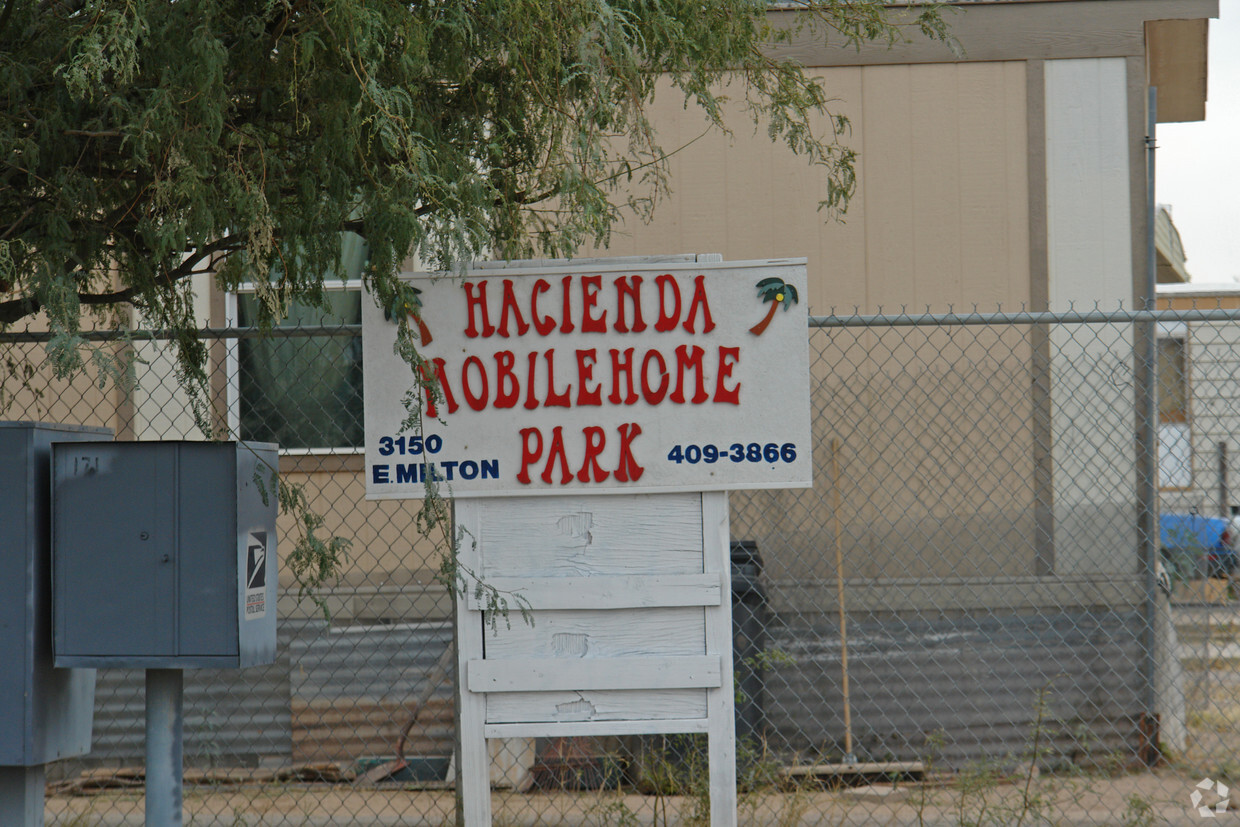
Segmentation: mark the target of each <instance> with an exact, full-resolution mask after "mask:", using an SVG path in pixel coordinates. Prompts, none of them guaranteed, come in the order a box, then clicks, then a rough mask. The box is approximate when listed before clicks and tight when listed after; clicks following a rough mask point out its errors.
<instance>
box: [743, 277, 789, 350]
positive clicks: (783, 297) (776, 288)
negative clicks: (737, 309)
mask: <svg viewBox="0 0 1240 827" xmlns="http://www.w3.org/2000/svg"><path fill="white" fill-rule="evenodd" d="M757 287H758V297H759V298H761V299H762V301H764V302H769V303H770V305H771V306H770V309H768V310H767V311H766V315H765V316H763V317H762V321H760V322H758V323H757V324H756V325H754V326H753V327H751V328H749V332H750V333H752V334H753V335H755V336H761V335H762V332H763V331H764V330H766V326H767V325H769V324H770V323H771V319H773V318H775V309H776V308H778V307H779V306H780V305H783V307H784V310H787V309H788V308H790V307H792V305H794V304H796V303H797V289H796V288H795V287H793V286H792V285H791V284H788V283H787V282H786V281H784V280H783V279H781V278H777V277H775V276H771V277H770V278H765V279H762V281H760V282H758V285H757Z"/></svg>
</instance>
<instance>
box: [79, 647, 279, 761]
mask: <svg viewBox="0 0 1240 827" xmlns="http://www.w3.org/2000/svg"><path fill="white" fill-rule="evenodd" d="M291 639H292V634H291V632H289V631H281V633H280V635H279V646H278V648H277V651H276V661H275V663H273V664H271V665H269V666H261V667H253V668H250V669H189V670H186V671H185V707H184V709H185V731H184V746H183V749H184V755H185V762H186V764H187V765H189V766H193V767H211V766H254V765H256V764H258V763H268V762H287V760H288V756H289V755H290V753H291V744H292V734H291V718H290V714H289V643H290V641H291ZM145 687H146V677H145V672H144V671H143V670H141V669H100V670H99V671H98V681H97V684H96V687H95V731H94V741H93V746H92V748H91V753H90V755H89V756H87V757H85V758H83V759H82V760H81V761H80V762H78V764H80V765H85V766H100V765H102V766H127V765H140V764H142V763H143V759H144V756H145V752H146V700H145V698H146V688H145ZM66 769H67V770H71V769H72V768H70V767H66Z"/></svg>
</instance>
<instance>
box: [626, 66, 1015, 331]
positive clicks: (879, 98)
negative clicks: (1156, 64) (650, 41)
mask: <svg viewBox="0 0 1240 827" xmlns="http://www.w3.org/2000/svg"><path fill="white" fill-rule="evenodd" d="M814 71H815V72H816V73H818V77H820V78H821V79H822V82H823V84H824V87H825V88H826V90H827V93H828V95H829V97H831V98H832V101H831V103H830V109H831V112H832V114H836V115H843V116H845V117H847V118H848V119H849V122H850V123H849V128H848V130H847V131H846V133H845V134H844V135H843V136H842V137H841V139H840V141H841V143H842V144H843V145H845V146H847V147H849V148H851V149H854V150H856V151H857V153H858V160H857V174H858V186H857V191H856V195H855V196H854V197H853V199H852V202H851V203H850V205H849V208H848V213H847V215H846V216H845V219H844V221H843V223H839V222H835V221H832V220H831V219H829V218H828V216H827V214H826V213H825V212H819V211H818V209H817V207H818V203H819V202H820V201H822V200H823V199H825V198H826V196H827V187H826V183H825V179H824V178H823V176H822V174H821V173H820V172H819V171H817V170H815V169H814V168H812V167H810V166H808V165H807V164H806V162H805V161H804V160H803V159H801V158H799V157H797V156H795V155H793V154H792V153H791V152H790V151H789V150H788V149H787V148H786V147H785V146H783V145H782V144H779V143H772V142H771V140H770V139H769V138H768V136H767V132H766V129H765V127H763V126H761V125H760V126H758V127H754V126H753V125H752V124H751V123H749V122H748V119H747V117H746V115H745V113H744V112H743V111H741V109H740V108H739V107H733V109H732V111H731V112H730V114H729V119H730V120H729V123H730V124H731V125H732V126H733V129H734V132H733V134H732V135H731V136H725V135H718V134H714V133H711V134H707V135H705V136H703V132H704V131H705V127H706V125H705V123H704V122H696V121H694V120H693V119H691V118H687V117H685V114H684V109H683V107H682V101H681V97H680V96H679V95H678V94H676V93H675V92H673V91H671V90H663V91H666V94H661V96H660V98H659V99H658V101H657V102H656V106H655V109H654V115H655V121H656V125H657V127H658V129H659V130H660V133H659V134H660V137H661V139H662V141H663V147H664V149H665V150H667V151H672V150H677V151H676V153H675V154H674V155H673V156H672V157H671V158H670V161H669V166H670V171H671V187H672V193H671V195H670V196H669V197H668V198H667V199H666V200H665V201H663V202H662V203H660V205H659V206H658V207H657V209H656V211H655V214H654V219H653V221H652V222H651V223H649V224H644V223H642V222H641V221H639V220H636V219H629V220H627V221H625V222H624V223H623V225H622V226H620V227H618V228H617V230H616V233H615V235H614V236H613V238H612V241H611V246H610V247H609V248H608V249H607V250H606V251H602V252H605V253H606V254H608V255H648V254H658V253H677V252H687V251H688V252H717V253H722V254H723V256H724V258H725V259H733V260H744V259H755V258H771V257H776V256H805V257H807V258H808V259H809V274H810V289H809V294H810V295H809V299H808V301H809V305H810V312H811V313H820V314H825V313H828V312H830V311H831V310H832V308H837V309H839V310H841V311H844V312H851V311H852V310H853V308H854V307H855V308H858V309H859V310H861V311H862V312H874V311H877V310H878V309H879V307H880V306H881V307H883V308H885V309H888V310H898V309H899V308H900V307H902V306H907V307H909V308H910V309H914V308H916V309H924V307H925V306H926V305H929V306H930V307H931V308H933V309H935V310H946V309H947V308H948V306H949V305H950V306H953V307H957V308H959V307H965V308H971V307H972V306H973V304H974V303H977V304H978V305H979V306H990V307H993V306H994V305H995V304H997V303H1002V304H1003V305H1004V306H1005V307H1016V306H1019V305H1020V304H1021V303H1022V302H1027V301H1028V297H1029V263H1028V262H1029V230H1028V226H1029V219H1028V216H1029V212H1028V210H1029V207H1028V186H1027V181H1028V174H1027V161H1026V158H1027V130H1026V109H1025V103H1026V94H1025V90H1026V83H1025V64H1024V62H1019V61H1015V62H1002V63H961V64H939V65H917V66H870V67H863V68H837V69H823V70H814ZM818 128H819V130H820V131H823V130H827V129H829V123H828V122H827V120H826V119H825V118H823V119H820V120H819V121H818Z"/></svg>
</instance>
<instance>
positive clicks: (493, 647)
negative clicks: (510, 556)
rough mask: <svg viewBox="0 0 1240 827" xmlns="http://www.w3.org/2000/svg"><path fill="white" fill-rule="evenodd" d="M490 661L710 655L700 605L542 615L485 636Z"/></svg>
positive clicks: (536, 615) (562, 612)
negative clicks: (707, 649)
mask: <svg viewBox="0 0 1240 827" xmlns="http://www.w3.org/2000/svg"><path fill="white" fill-rule="evenodd" d="M486 650H487V660H501V659H508V660H512V659H528V658H564V659H577V658H617V657H618V658H623V657H687V656H693V655H699V656H700V655H705V654H706V619H705V614H704V610H703V609H702V608H701V607H688V608H660V609H632V610H621V611H604V610H588V609H579V610H572V611H561V612H545V611H544V612H538V611H536V612H535V613H534V616H533V623H532V624H530V623H523V622H521V621H520V620H518V619H515V618H514V619H513V621H512V624H511V626H507V625H505V624H502V623H500V624H496V628H495V629H494V631H490V630H488V632H487V634H486Z"/></svg>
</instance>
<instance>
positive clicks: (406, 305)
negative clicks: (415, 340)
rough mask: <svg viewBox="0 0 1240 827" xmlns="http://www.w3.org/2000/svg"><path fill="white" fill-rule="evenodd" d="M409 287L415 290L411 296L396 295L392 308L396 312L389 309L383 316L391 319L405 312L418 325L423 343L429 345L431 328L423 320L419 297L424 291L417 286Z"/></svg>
mask: <svg viewBox="0 0 1240 827" xmlns="http://www.w3.org/2000/svg"><path fill="white" fill-rule="evenodd" d="M409 289H410V290H411V291H413V292H412V295H411V296H409V297H406V296H405V295H404V294H399V295H397V297H396V301H395V302H393V304H392V310H395V311H396V312H395V313H393V312H392V310H387V311H385V312H384V314H383V316H384V318H386V319H388V320H389V321H391V320H392V319H394V318H396V317H397V316H399V315H400V314H401V313H402V312H403V313H404V314H405V315H407V316H409V318H410V319H411V320H412V321H413V323H414V324H416V325H417V326H418V336H419V337H421V339H422V344H423V345H429V344H430V343H431V329H430V328H429V327H427V326H426V322H424V321H422V299H420V298H419V296H421V295H422V291H421V290H419V289H418V288H416V287H410V288H409Z"/></svg>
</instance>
